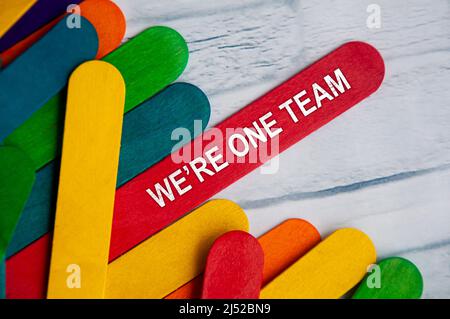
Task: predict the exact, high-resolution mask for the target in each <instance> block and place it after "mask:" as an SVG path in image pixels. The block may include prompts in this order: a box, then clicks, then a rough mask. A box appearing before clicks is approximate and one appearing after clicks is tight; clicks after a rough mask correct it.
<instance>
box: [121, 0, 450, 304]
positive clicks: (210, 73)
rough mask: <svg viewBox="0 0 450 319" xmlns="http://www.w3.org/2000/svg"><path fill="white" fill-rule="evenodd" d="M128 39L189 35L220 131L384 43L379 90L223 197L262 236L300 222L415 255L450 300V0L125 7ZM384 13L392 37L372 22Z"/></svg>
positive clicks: (383, 250) (434, 288)
mask: <svg viewBox="0 0 450 319" xmlns="http://www.w3.org/2000/svg"><path fill="white" fill-rule="evenodd" d="M116 3H117V4H118V5H119V6H120V7H121V8H122V10H123V11H124V12H125V14H126V17H127V21H128V31H127V37H132V36H133V35H135V34H137V33H138V32H140V31H142V30H143V29H145V28H147V27H149V26H152V25H167V26H170V27H173V28H175V29H177V30H178V31H179V32H180V33H181V34H183V36H184V37H185V38H186V39H187V41H188V43H189V49H190V52H191V54H190V61H189V65H188V68H187V69H186V72H185V73H184V74H183V76H182V77H181V78H180V81H188V82H191V83H193V84H196V85H198V86H199V87H201V88H202V89H203V90H204V91H205V92H206V93H207V94H208V96H209V98H210V100H211V103H212V119H211V123H210V125H214V124H217V123H219V122H220V121H222V120H223V119H225V118H226V117H228V116H229V115H231V114H233V113H234V112H236V111H237V110H239V109H240V108H242V107H244V106H245V105H246V104H247V103H249V102H251V101H252V100H254V99H255V98H257V97H258V96H260V95H262V94H264V93H265V92H266V91H268V90H269V89H271V88H272V87H274V86H276V85H277V84H279V83H281V82H282V81H284V80H286V79H287V78H289V76H291V75H293V74H295V73H297V72H298V71H299V70H301V69H302V68H304V67H305V66H307V65H308V64H310V63H313V62H314V61H315V60H317V59H318V58H320V57H321V56H323V55H324V54H326V53H327V52H329V51H331V50H333V49H334V48H336V47H337V46H339V45H340V44H342V43H344V42H347V41H349V40H362V41H367V42H369V43H371V44H373V45H374V46H376V47H377V48H378V49H379V50H380V52H381V53H382V55H383V57H384V58H385V62H386V69H387V74H386V79H385V81H384V83H383V85H382V87H381V89H380V90H379V91H378V92H377V93H376V94H375V95H373V96H372V97H370V98H369V99H368V100H366V101H364V102H362V103H360V105H358V106H357V107H356V108H354V109H352V110H350V111H349V112H347V113H346V114H344V115H343V116H341V117H340V118H339V119H337V120H335V121H334V122H333V123H331V124H329V125H327V126H326V127H324V128H322V129H321V130H320V131H318V132H316V133H314V134H312V135H311V136H310V137H308V138H307V139H305V140H304V141H302V142H301V143H299V144H297V145H296V146H294V147H293V148H291V149H289V150H288V151H286V152H285V153H283V154H282V155H281V156H280V169H279V171H278V173H277V174H275V175H263V174H261V172H260V171H256V172H254V173H252V174H250V175H249V176H247V177H246V178H244V179H242V180H241V181H239V182H238V183H236V184H234V185H232V186H230V187H229V188H228V189H226V190H225V191H224V192H222V193H221V194H219V195H218V196H217V197H224V198H229V199H231V200H234V201H236V202H238V203H239V204H241V205H242V206H243V208H244V209H245V210H246V212H247V214H248V215H249V218H250V221H251V231H252V233H253V234H255V235H260V234H262V233H263V232H265V231H267V230H268V229H270V228H272V227H273V226H275V225H276V224H277V223H279V222H281V221H282V220H284V219H286V218H289V217H299V218H305V219H307V220H309V221H311V222H312V223H314V224H315V225H316V226H317V227H318V229H319V230H320V231H321V233H322V235H324V236H325V235H326V234H328V233H330V232H331V231H333V230H334V229H336V228H339V227H348V226H354V227H358V228H360V229H362V230H363V231H365V232H367V233H368V234H369V235H370V236H371V237H372V238H373V240H374V242H375V244H376V246H377V249H378V254H379V256H380V257H387V256H392V255H400V256H404V257H407V258H410V259H411V260H413V261H414V262H415V263H417V265H418V266H419V268H420V269H421V271H422V273H423V275H424V279H425V292H424V297H425V298H441V297H444V298H445V297H446V298H450V1H449V0H434V1H423V0H412V1H406V0H382V1H381V0H369V1H368V0H340V1H332V0H285V1H269V0H267V1H263V0H238V1H235V0H221V1H218V0H217V1H203V0H191V1H188V0H172V1H170V2H166V1H148V0H116ZM371 3H376V4H378V5H380V7H381V18H382V20H381V23H382V25H381V28H380V29H369V28H368V27H367V26H366V19H367V17H368V13H367V12H366V9H367V6H368V5H369V4H371Z"/></svg>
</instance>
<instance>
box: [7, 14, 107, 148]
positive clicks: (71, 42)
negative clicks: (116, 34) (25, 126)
mask: <svg viewBox="0 0 450 319" xmlns="http://www.w3.org/2000/svg"><path fill="white" fill-rule="evenodd" d="M97 48H98V37H97V31H96V30H95V28H94V26H93V25H92V24H91V23H90V22H89V21H88V20H87V19H85V18H83V17H81V28H73V29H70V28H68V27H67V25H66V20H64V19H63V20H61V21H60V22H59V23H58V24H57V25H55V27H53V28H52V29H51V30H50V31H49V32H48V33H47V34H45V35H44V36H43V37H42V39H40V40H39V41H38V42H36V43H35V44H34V45H33V46H32V47H30V48H29V49H28V50H27V51H25V52H24V53H23V54H22V55H20V56H19V57H18V58H17V59H16V60H15V61H14V62H12V63H11V64H10V65H9V66H8V67H7V68H5V69H4V70H2V71H0V140H3V139H4V138H5V137H6V136H7V135H8V134H10V133H11V132H12V131H13V130H14V129H16V128H17V127H19V126H20V125H21V124H22V123H23V122H24V121H26V120H27V119H28V118H29V117H30V116H31V115H32V114H33V113H34V112H36V111H37V110H38V109H39V108H40V107H41V106H43V105H44V104H45V103H46V102H47V101H49V100H50V99H51V98H52V97H53V96H54V95H55V94H56V93H58V92H59V91H60V90H61V89H62V88H63V87H64V86H65V85H66V83H67V80H68V78H69V75H70V73H71V72H72V71H73V70H74V69H75V67H77V66H78V65H79V64H81V63H82V62H84V61H87V60H91V59H93V58H95V55H96V54H97Z"/></svg>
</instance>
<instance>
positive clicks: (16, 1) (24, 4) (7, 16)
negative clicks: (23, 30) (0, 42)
mask: <svg viewBox="0 0 450 319" xmlns="http://www.w3.org/2000/svg"><path fill="white" fill-rule="evenodd" d="M35 3H36V0H2V1H0V37H1V36H3V35H4V34H5V33H6V31H8V30H9V28H11V27H12V26H13V25H14V23H16V22H17V20H19V19H20V18H21V17H22V16H23V15H24V13H25V12H27V10H28V9H30V8H31V6H32V5H33V4H35Z"/></svg>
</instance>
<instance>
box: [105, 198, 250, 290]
mask: <svg viewBox="0 0 450 319" xmlns="http://www.w3.org/2000/svg"><path fill="white" fill-rule="evenodd" d="M248 227H249V224H248V220H247V216H246V215H245V213H244V211H243V210H242V209H241V208H240V207H239V206H238V205H237V204H235V203H233V202H231V201H228V200H212V201H210V202H208V203H206V204H204V205H203V206H201V207H199V208H197V209H196V210H194V211H193V212H192V213H190V214H188V215H187V216H185V217H183V218H182V219H180V220H179V221H177V222H176V223H174V224H172V225H171V226H169V227H167V228H166V229H164V230H162V231H161V232H159V233H157V234H156V235H154V236H152V237H150V238H149V239H147V240H146V241H144V242H143V243H141V244H140V245H138V246H137V247H135V248H133V249H132V250H130V251H129V252H127V253H126V254H124V255H122V256H121V257H119V258H118V259H116V260H115V261H113V262H112V263H111V264H110V265H109V267H108V280H107V285H106V286H107V289H106V298H163V297H165V296H166V295H168V294H169V293H171V292H172V291H174V290H175V289H177V288H178V287H180V286H182V285H183V284H185V283H187V282H188V281H190V280H191V279H193V278H194V277H196V276H197V275H199V274H200V273H201V272H202V271H203V268H204V266H205V261H206V257H207V255H208V251H209V248H210V247H211V245H212V243H213V242H214V240H215V239H216V238H217V237H219V236H220V235H222V234H224V233H226V232H228V231H231V230H244V231H248Z"/></svg>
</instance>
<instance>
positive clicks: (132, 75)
mask: <svg viewBox="0 0 450 319" xmlns="http://www.w3.org/2000/svg"><path fill="white" fill-rule="evenodd" d="M188 54H189V52H188V48H187V45H186V42H185V40H184V39H183V37H182V36H181V35H180V34H179V33H178V32H176V31H175V30H173V29H170V28H167V27H161V26H158V27H152V28H149V29H147V30H145V31H144V32H142V33H140V34H139V35H138V36H136V37H135V38H133V39H131V40H130V41H128V42H127V43H125V44H124V45H123V46H121V47H120V48H118V49H117V50H115V51H114V52H112V53H110V54H109V55H108V56H106V57H104V58H103V60H104V61H107V62H109V63H111V64H112V65H114V66H115V67H116V68H117V69H119V71H120V72H121V73H122V76H123V78H124V80H125V83H126V102H125V112H127V111H129V110H131V109H132V108H134V107H136V106H137V105H139V104H141V103H142V102H144V101H145V100H146V99H148V98H150V97H151V96H153V95H155V94H156V93H157V92H159V91H160V90H162V89H163V88H164V87H166V86H167V85H169V84H170V83H171V82H173V81H175V80H176V79H177V78H178V76H180V74H181V73H182V72H183V70H184V68H185V67H186V64H187V61H188ZM64 110H65V92H61V93H60V94H59V95H57V96H55V97H54V98H53V99H52V100H50V101H49V102H47V104H46V105H44V106H43V107H42V108H41V109H40V110H38V111H37V112H35V113H34V114H33V115H32V117H31V118H29V119H28V120H27V121H26V122H25V123H24V124H22V125H21V126H20V127H19V128H17V129H16V130H15V131H14V132H13V133H12V134H10V135H9V136H8V137H7V138H6V139H5V140H4V143H5V144H6V145H14V146H17V147H19V148H21V149H22V150H24V151H25V152H26V153H27V154H28V156H29V157H30V158H31V159H32V160H33V162H34V164H35V168H36V170H37V169H39V168H41V167H43V166H44V165H45V164H47V163H48V162H50V161H51V160H52V159H54V158H55V157H56V155H57V154H58V151H59V145H60V137H61V132H62V123H63V117H64Z"/></svg>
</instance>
